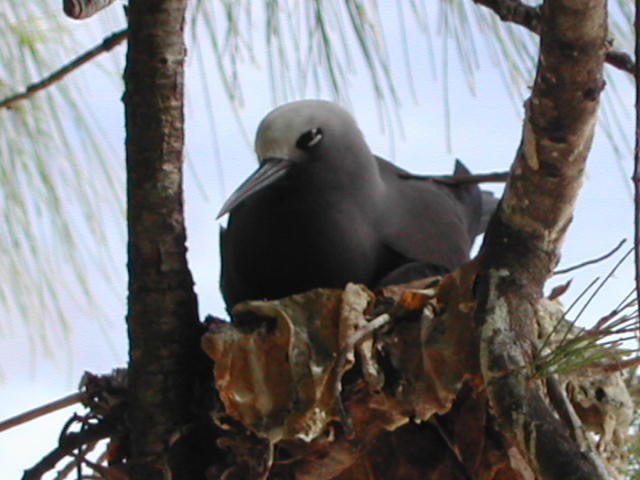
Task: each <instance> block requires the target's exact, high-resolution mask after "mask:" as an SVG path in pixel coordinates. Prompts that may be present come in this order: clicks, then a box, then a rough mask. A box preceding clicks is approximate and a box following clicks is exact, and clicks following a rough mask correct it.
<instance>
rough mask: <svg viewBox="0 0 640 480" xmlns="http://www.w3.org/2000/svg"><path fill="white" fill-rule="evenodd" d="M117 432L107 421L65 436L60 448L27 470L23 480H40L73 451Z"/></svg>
mask: <svg viewBox="0 0 640 480" xmlns="http://www.w3.org/2000/svg"><path fill="white" fill-rule="evenodd" d="M115 431H116V427H115V425H114V424H112V423H110V422H106V421H104V420H103V421H101V422H100V423H97V424H93V425H90V426H89V427H87V429H86V430H83V431H81V432H77V433H69V434H67V435H65V436H64V438H63V439H62V441H61V442H60V444H59V445H58V447H56V448H54V449H53V450H52V451H51V452H49V453H48V454H47V455H46V456H45V457H44V458H42V459H41V460H40V461H39V462H38V463H36V464H35V465H34V466H33V467H31V468H30V469H29V470H25V472H24V475H23V476H22V480H40V479H41V478H42V476H43V475H44V474H45V473H47V472H48V471H49V470H51V469H53V468H55V466H56V463H58V462H59V461H60V460H62V459H63V458H64V457H66V456H67V455H73V451H74V450H76V449H77V448H79V447H81V446H83V445H86V444H88V443H93V442H97V441H98V440H102V439H103V438H107V437H109V436H111V435H113V434H114V433H115Z"/></svg>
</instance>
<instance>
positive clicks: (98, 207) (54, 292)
mask: <svg viewBox="0 0 640 480" xmlns="http://www.w3.org/2000/svg"><path fill="white" fill-rule="evenodd" d="M64 20H65V19H64V17H62V16H61V15H60V13H59V5H57V4H56V5H55V7H54V5H53V2H50V3H48V2H27V3H24V2H19V1H17V0H8V1H7V2H3V3H2V5H0V29H1V30H2V31H3V32H4V33H3V35H2V37H3V48H1V49H0V98H5V97H8V96H10V95H12V94H14V93H16V92H17V91H20V90H23V89H24V88H25V87H26V86H27V85H29V84H30V83H32V82H34V81H37V80H39V79H41V78H43V77H44V76H46V75H48V74H49V73H50V72H51V71H52V70H54V69H56V68H58V67H60V66H61V65H63V64H65V63H67V62H68V61H69V60H70V59H71V58H73V56H74V55H76V54H77V53H79V52H78V47H77V45H83V43H84V42H79V41H77V40H76V39H74V38H73V37H72V36H71V35H70V34H69V32H68V30H67V29H66V28H65V27H64V25H63V24H62V22H63V21H64ZM72 47H73V48H72ZM84 94H85V92H83V90H82V89H81V88H79V86H78V85H77V84H75V85H72V84H70V83H69V82H67V81H66V80H63V81H61V82H58V83H57V84H56V85H55V86H54V87H51V88H49V89H47V90H46V91H44V92H41V93H39V94H37V95H34V96H33V97H31V98H29V99H27V100H25V101H23V102H20V103H18V104H16V105H15V106H14V107H13V108H10V109H3V110H0V132H2V133H1V134H0V188H1V191H2V195H1V196H0V216H1V217H2V223H3V228H0V252H1V253H0V278H1V279H2V281H0V308H1V309H2V310H3V311H4V313H3V314H2V315H0V332H2V333H6V331H7V330H8V329H12V328H14V327H16V326H19V327H20V328H26V331H27V332H28V334H29V337H30V338H31V340H32V345H33V346H34V347H35V346H38V347H51V346H52V345H53V343H52V342H51V340H52V339H53V338H55V337H53V338H52V336H51V335H52V334H56V335H59V334H60V333H64V332H65V331H66V330H67V328H68V323H69V320H70V317H69V315H70V312H74V313H75V315H74V316H77V312H78V308H79V307H81V308H84V311H82V315H83V316H85V315H87V314H88V313H89V312H88V310H89V309H91V310H94V312H95V305H93V304H92V303H91V301H90V300H91V299H92V295H91V286H90V285H89V284H88V283H87V272H88V271H89V270H98V271H101V272H102V273H103V274H104V275H105V278H108V276H109V275H110V273H109V268H110V267H109V265H110V262H109V261H108V258H109V254H108V252H109V250H108V247H107V245H108V241H107V236H106V233H105V232H106V229H105V227H106V224H107V223H108V219H109V217H110V216H111V217H112V218H113V217H114V216H118V215H119V214H120V213H121V212H122V196H123V195H122V193H121V192H122V188H121V187H120V185H119V184H120V180H119V179H118V178H117V176H116V175H115V174H114V169H113V165H110V164H109V160H112V157H109V155H108V153H109V151H108V150H107V146H106V144H105V141H104V138H103V136H102V135H101V131H100V129H99V124H98V123H96V122H95V119H94V118H92V112H91V105H90V104H89V103H88V102H87V101H86V100H85V99H84V98H90V96H88V95H87V96H86V97H85V96H84ZM114 206H115V208H113V207H114ZM122 218H123V217H120V218H118V220H119V221H121V220H122ZM92 313H93V312H92ZM96 313H97V312H96ZM94 316H95V315H94ZM98 316H99V315H98ZM18 322H19V323H18ZM60 327H61V328H60Z"/></svg>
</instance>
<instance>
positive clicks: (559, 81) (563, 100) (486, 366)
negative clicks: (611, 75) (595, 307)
mask: <svg viewBox="0 0 640 480" xmlns="http://www.w3.org/2000/svg"><path fill="white" fill-rule="evenodd" d="M541 15H542V17H541V31H540V56H539V59H538V66H537V72H536V79H535V82H534V85H533V88H532V94H531V97H530V98H529V99H528V100H527V103H526V115H525V120H524V127H523V135H522V140H521V143H520V148H519V150H518V153H517V155H516V159H515V161H514V163H513V165H512V167H511V175H510V177H509V181H508V182H507V185H506V188H505V192H504V194H503V197H502V201H501V203H500V206H499V207H498V211H496V213H495V214H494V216H493V218H492V220H491V222H490V224H489V227H488V229H487V232H486V234H485V238H484V243H483V245H482V248H481V251H480V265H481V268H480V273H479V275H478V278H477V282H476V292H477V299H478V308H477V310H476V314H475V320H476V321H477V323H478V325H479V326H480V327H481V343H480V357H481V367H482V374H483V378H484V381H485V385H486V391H487V395H488V397H489V400H490V402H491V406H492V408H493V411H494V412H495V413H496V416H497V417H498V420H499V422H500V424H501V425H502V426H503V432H505V433H506V437H507V439H508V441H509V442H512V444H513V445H515V446H517V448H518V450H519V451H520V452H521V453H522V454H523V455H524V457H525V458H527V460H528V464H529V465H530V466H533V467H534V468H535V474H536V475H535V476H536V478H541V479H549V480H551V479H557V478H565V479H569V478H571V479H578V478H579V479H581V480H587V479H589V480H596V479H598V480H602V479H604V478H607V477H608V474H607V472H606V470H605V468H604V466H603V464H602V462H601V461H600V460H599V458H598V454H597V452H595V451H593V449H591V447H590V446H589V444H588V442H585V443H584V445H585V446H586V448H583V446H582V445H579V442H578V441H576V440H575V439H574V438H573V437H572V435H571V432H570V431H569V430H568V429H567V427H566V425H564V424H563V423H562V422H561V421H560V420H559V419H558V417H557V415H556V414H555V413H554V412H553V410H552V409H551V408H550V406H549V405H548V403H547V401H546V399H545V398H544V395H542V394H541V389H540V388H539V387H538V386H536V385H535V384H534V382H532V381H531V378H530V377H529V376H528V375H527V368H528V364H529V362H530V358H531V355H532V354H533V351H534V345H533V343H534V340H533V339H535V335H536V329H535V319H536V308H537V305H538V301H539V300H540V298H541V297H542V288H543V286H544V283H545V281H546V280H547V278H548V277H549V276H550V274H551V272H552V271H553V269H554V268H555V266H556V264H557V262H558V259H559V257H560V247H561V245H562V241H563V239H564V235H565V232H566V230H567V228H568V227H569V225H570V223H571V220H572V216H573V207H574V204H575V201H576V199H577V195H578V192H579V190H580V187H581V184H582V178H583V175H584V170H585V164H586V160H587V155H588V153H589V150H590V148H591V142H592V139H593V134H594V129H595V125H596V120H597V112H598V105H599V99H600V92H601V91H602V89H603V87H604V80H603V64H604V59H605V53H606V49H607V2H606V0H581V1H575V0H546V1H545V2H544V4H543V6H542V8H541ZM524 473H525V472H524V471H523V474H524Z"/></svg>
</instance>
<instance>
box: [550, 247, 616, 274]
mask: <svg viewBox="0 0 640 480" xmlns="http://www.w3.org/2000/svg"><path fill="white" fill-rule="evenodd" d="M626 241H627V239H626V238H623V239H622V240H620V243H618V245H616V246H615V247H614V248H613V250H611V251H610V252H608V253H605V254H604V255H601V256H599V257H597V258H594V259H592V260H587V261H585V262H582V263H579V264H577V265H573V266H571V267H567V268H562V269H560V270H556V271H555V272H553V274H554V275H561V274H564V273H569V272H573V271H574V270H578V269H579V268H582V267H586V266H587V265H593V264H594V263H598V262H602V261H603V260H606V259H607V258H609V257H610V256H611V255H613V254H614V253H616V252H617V251H618V250H620V247H622V245H624V244H625V242H626Z"/></svg>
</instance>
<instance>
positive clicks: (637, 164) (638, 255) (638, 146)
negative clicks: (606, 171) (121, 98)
mask: <svg viewBox="0 0 640 480" xmlns="http://www.w3.org/2000/svg"><path fill="white" fill-rule="evenodd" d="M634 28H635V35H636V44H635V60H636V62H635V73H634V74H635V79H636V143H635V148H634V155H633V156H634V169H633V186H634V199H635V201H634V204H635V206H634V244H633V246H634V259H635V270H636V299H637V300H638V301H640V61H638V59H640V0H636V16H635V22H634Z"/></svg>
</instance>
